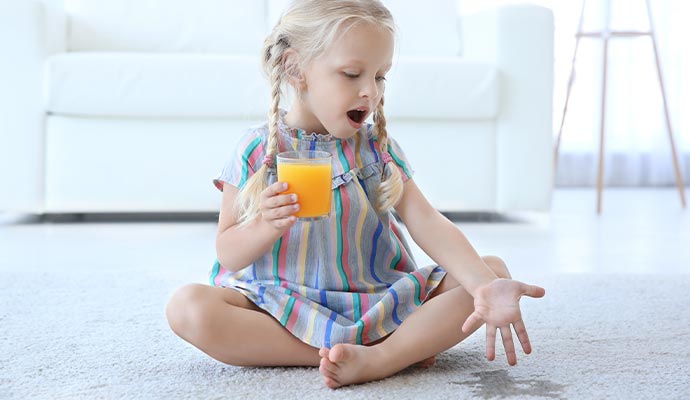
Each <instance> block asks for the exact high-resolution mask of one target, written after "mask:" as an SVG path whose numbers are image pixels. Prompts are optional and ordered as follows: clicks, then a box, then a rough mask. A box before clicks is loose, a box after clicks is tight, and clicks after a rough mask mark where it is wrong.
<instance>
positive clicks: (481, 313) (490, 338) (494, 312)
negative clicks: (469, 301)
mask: <svg viewBox="0 0 690 400" xmlns="http://www.w3.org/2000/svg"><path fill="white" fill-rule="evenodd" d="M544 293H545V290H544V289H543V288H541V287H539V286H533V285H528V284H525V283H522V282H519V281H515V280H512V279H496V280H494V281H492V282H491V283H489V284H487V285H484V286H482V287H480V288H479V289H477V292H476V294H475V297H474V312H473V313H472V314H470V316H469V317H467V319H466V320H465V323H464V324H463V325H462V330H463V331H464V332H469V331H470V330H471V329H472V326H473V325H475V324H476V323H479V322H482V321H483V322H485V323H486V358H487V359H488V360H489V361H493V360H494V358H496V330H497V329H498V330H500V331H501V338H502V340H503V347H504V348H505V350H506V356H507V358H508V364H510V365H515V364H517V355H516V354H515V345H514V343H513V336H512V334H511V331H510V326H511V325H513V329H514V330H515V333H516V334H517V337H518V339H519V340H520V344H521V345H522V349H523V351H524V352H525V354H529V353H531V352H532V346H531V345H530V342H529V336H527V330H526V329H525V323H524V322H523V321H522V313H521V312H520V298H521V297H522V296H530V297H542V296H544Z"/></svg>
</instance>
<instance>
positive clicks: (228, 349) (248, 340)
mask: <svg viewBox="0 0 690 400" xmlns="http://www.w3.org/2000/svg"><path fill="white" fill-rule="evenodd" d="M166 314H167V317H168V323H169V324H170V327H171V328H172V330H173V331H174V332H175V333H176V334H177V335H178V336H180V337H181V338H182V339H184V340H186V341H187V342H189V343H191V344H192V345H194V346H196V347H197V348H199V349H200V350H201V351H203V352H204V353H206V354H208V355H209V356H211V357H213V358H215V359H216V360H218V361H221V362H224V363H226V364H232V365H238V366H317V365H319V359H320V357H319V354H318V349H317V348H315V347H311V346H309V345H307V344H305V343H304V342H302V341H301V340H299V339H297V338H296V337H295V336H293V335H292V334H291V333H290V332H289V331H288V330H287V329H285V328H284V327H283V326H282V325H280V323H279V322H278V321H277V320H276V319H275V318H273V317H272V316H270V315H268V314H267V313H265V312H264V311H262V310H261V309H259V308H258V307H257V306H256V305H255V304H254V303H252V302H251V301H249V300H248V299H247V298H246V297H245V296H243V295H242V294H241V293H239V292H237V291H236V290H233V289H227V288H219V287H213V286H207V285H200V284H191V285H187V286H184V287H182V288H180V289H178V290H177V291H176V292H175V294H173V296H172V298H171V299H170V301H169V302H168V307H167V310H166Z"/></svg>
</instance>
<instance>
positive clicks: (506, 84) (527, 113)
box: [461, 5, 554, 210]
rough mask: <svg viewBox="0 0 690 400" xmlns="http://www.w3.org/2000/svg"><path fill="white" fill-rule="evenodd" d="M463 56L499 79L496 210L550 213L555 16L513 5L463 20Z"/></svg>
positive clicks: (547, 10)
mask: <svg viewBox="0 0 690 400" xmlns="http://www.w3.org/2000/svg"><path fill="white" fill-rule="evenodd" d="M461 27H462V28H461V29H462V36H463V39H464V46H463V48H464V56H465V57H467V58H468V59H472V60H479V61H484V62H488V63H491V64H494V65H496V66H497V67H498V69H499V73H500V79H501V103H500V106H499V107H500V110H499V117H498V119H497V132H496V158H497V166H496V174H497V180H496V182H497V183H496V184H497V187H496V195H497V203H496V206H497V209H499V210H508V209H530V208H531V209H535V204H538V205H539V206H538V207H537V208H536V209H539V210H547V209H548V208H549V206H550V201H551V192H552V187H553V173H554V172H553V169H554V168H553V158H552V157H553V134H552V118H553V116H552V113H553V58H554V56H553V37H554V22H553V14H552V12H551V10H549V9H547V8H544V7H540V6H534V5H509V6H502V7H498V8H495V9H491V10H486V11H483V12H480V13H477V14H475V15H468V16H465V17H463V19H462V22H461Z"/></svg>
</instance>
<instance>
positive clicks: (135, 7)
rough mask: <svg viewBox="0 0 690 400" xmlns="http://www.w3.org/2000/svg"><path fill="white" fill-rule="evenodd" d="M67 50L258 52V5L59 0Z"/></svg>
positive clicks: (261, 21) (238, 0)
mask: <svg viewBox="0 0 690 400" xmlns="http://www.w3.org/2000/svg"><path fill="white" fill-rule="evenodd" d="M65 11H66V14H67V16H68V23H69V29H68V34H67V46H68V50H71V51H159V52H178V51H185V52H231V53H240V54H258V52H259V51H260V49H261V44H262V43H263V39H264V35H265V34H266V29H267V24H266V5H265V2H264V1H255V0H252V1H246V0H195V1H191V0H166V1H160V0H114V1H94V0H65Z"/></svg>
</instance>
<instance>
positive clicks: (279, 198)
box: [259, 182, 299, 231]
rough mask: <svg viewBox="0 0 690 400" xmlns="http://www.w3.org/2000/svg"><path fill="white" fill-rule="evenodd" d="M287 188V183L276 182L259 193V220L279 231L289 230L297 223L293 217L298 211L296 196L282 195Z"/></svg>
mask: <svg viewBox="0 0 690 400" xmlns="http://www.w3.org/2000/svg"><path fill="white" fill-rule="evenodd" d="M287 188H288V184H287V183H285V182H276V183H274V184H272V185H270V186H269V187H267V188H266V189H264V191H263V192H261V200H260V204H259V209H260V210H261V219H262V220H263V221H265V222H267V223H268V224H269V225H271V226H272V227H273V228H275V229H277V230H279V231H284V230H286V229H289V228H290V227H291V226H292V225H293V224H294V223H295V221H297V217H295V215H294V214H295V213H296V212H297V211H298V210H299V204H298V203H297V195H296V194H292V193H290V194H283V192H284V191H286V190H287Z"/></svg>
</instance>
